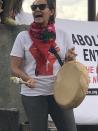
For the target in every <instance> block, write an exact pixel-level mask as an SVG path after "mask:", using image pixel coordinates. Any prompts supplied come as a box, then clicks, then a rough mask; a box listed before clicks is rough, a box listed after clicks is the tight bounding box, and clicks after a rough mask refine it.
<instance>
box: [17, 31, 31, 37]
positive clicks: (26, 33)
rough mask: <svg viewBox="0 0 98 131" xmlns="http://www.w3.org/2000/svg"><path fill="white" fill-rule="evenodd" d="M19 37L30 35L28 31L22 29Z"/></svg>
mask: <svg viewBox="0 0 98 131" xmlns="http://www.w3.org/2000/svg"><path fill="white" fill-rule="evenodd" d="M17 37H18V38H24V37H29V33H28V31H21V32H20V33H19V34H18V35H17Z"/></svg>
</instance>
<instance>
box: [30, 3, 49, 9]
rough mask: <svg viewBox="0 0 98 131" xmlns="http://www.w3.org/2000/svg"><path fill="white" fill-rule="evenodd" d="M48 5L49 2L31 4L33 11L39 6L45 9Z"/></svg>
mask: <svg viewBox="0 0 98 131" xmlns="http://www.w3.org/2000/svg"><path fill="white" fill-rule="evenodd" d="M47 7H48V5H47V4H39V5H34V4H33V5H31V9H32V11H35V10H36V9H37V8H39V9H40V10H44V9H45V8H47Z"/></svg>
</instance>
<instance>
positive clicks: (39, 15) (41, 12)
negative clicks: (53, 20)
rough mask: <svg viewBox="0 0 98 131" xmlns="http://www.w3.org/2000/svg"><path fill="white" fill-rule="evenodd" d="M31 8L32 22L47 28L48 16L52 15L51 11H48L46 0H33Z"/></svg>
mask: <svg viewBox="0 0 98 131" xmlns="http://www.w3.org/2000/svg"><path fill="white" fill-rule="evenodd" d="M33 5H34V6H31V9H32V13H33V17H34V21H35V22H36V23H38V24H42V25H43V26H47V24H48V22H49V18H50V16H52V15H53V10H50V9H49V8H48V5H47V1H46V0H35V1H34V3H33Z"/></svg>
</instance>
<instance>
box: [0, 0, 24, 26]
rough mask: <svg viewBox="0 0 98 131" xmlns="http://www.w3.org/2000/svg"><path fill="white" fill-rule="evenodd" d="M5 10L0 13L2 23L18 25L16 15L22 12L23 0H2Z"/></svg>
mask: <svg viewBox="0 0 98 131" xmlns="http://www.w3.org/2000/svg"><path fill="white" fill-rule="evenodd" d="M2 1H3V5H2V8H3V12H2V13H1V14H0V16H1V23H2V24H9V25H16V21H15V16H16V15H17V14H18V13H20V12H21V9H22V3H23V0H9V2H8V1H7V0H2Z"/></svg>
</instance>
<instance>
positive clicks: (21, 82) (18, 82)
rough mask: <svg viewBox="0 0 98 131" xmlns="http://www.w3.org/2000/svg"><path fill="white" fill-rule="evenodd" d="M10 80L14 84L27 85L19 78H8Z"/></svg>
mask: <svg viewBox="0 0 98 131" xmlns="http://www.w3.org/2000/svg"><path fill="white" fill-rule="evenodd" d="M10 80H11V81H12V82H13V83H16V84H27V82H25V81H23V80H22V79H21V78H18V77H14V76H13V77H10Z"/></svg>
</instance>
